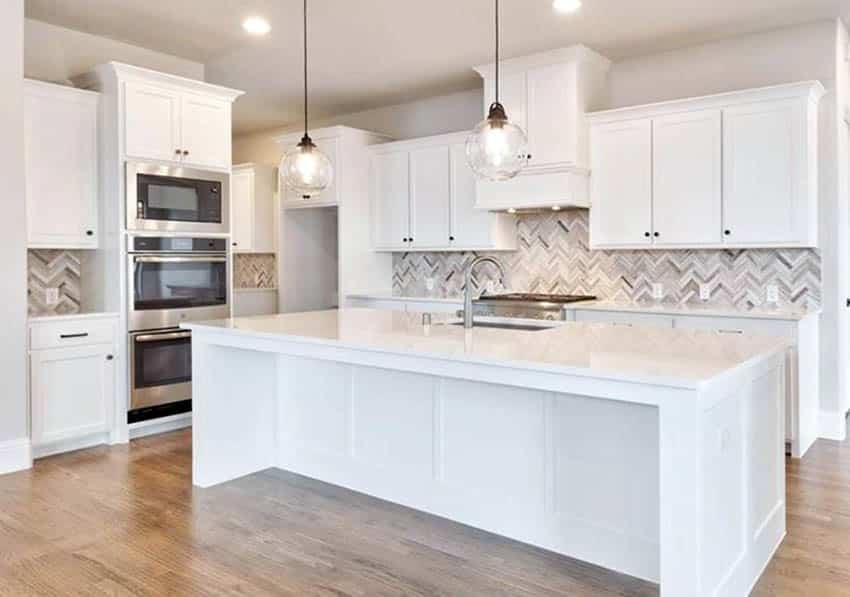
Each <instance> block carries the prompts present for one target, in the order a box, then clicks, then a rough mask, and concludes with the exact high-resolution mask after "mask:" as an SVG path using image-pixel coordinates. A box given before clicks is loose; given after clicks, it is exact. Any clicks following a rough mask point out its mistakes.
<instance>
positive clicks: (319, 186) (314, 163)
mask: <svg viewBox="0 0 850 597" xmlns="http://www.w3.org/2000/svg"><path fill="white" fill-rule="evenodd" d="M280 175H281V176H283V177H284V182H285V183H286V186H287V188H289V189H291V190H292V191H294V192H295V193H297V194H298V196H299V197H301V198H302V199H310V198H312V197H316V196H317V195H320V194H321V193H322V191H324V190H325V189H326V188H328V187H329V186H330V184H331V181H333V176H334V169H333V164H331V161H330V159H328V156H326V155H325V154H324V153H322V152H321V151H320V150H319V148H318V147H316V144H315V143H313V140H312V139H310V136H309V135H304V137H303V138H302V139H301V142H300V143H299V144H298V146H297V147H296V148H295V149H294V150H293V151H290V152H289V153H287V154H286V156H284V158H283V161H282V162H281V164H280Z"/></svg>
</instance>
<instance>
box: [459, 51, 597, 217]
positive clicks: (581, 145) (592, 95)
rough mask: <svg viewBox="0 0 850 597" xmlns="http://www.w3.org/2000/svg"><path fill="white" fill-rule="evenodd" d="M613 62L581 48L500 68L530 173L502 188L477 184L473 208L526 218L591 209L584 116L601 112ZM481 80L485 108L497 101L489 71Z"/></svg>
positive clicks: (487, 67)
mask: <svg viewBox="0 0 850 597" xmlns="http://www.w3.org/2000/svg"><path fill="white" fill-rule="evenodd" d="M610 66H611V62H610V61H609V60H608V59H607V58H605V57H604V56H602V55H600V54H598V53H596V52H594V51H593V50H591V49H590V48H587V47H585V46H582V45H576V46H570V47H568V48H562V49H558V50H552V51H549V52H544V53H540V54H533V55H531V56H524V57H522V58H515V59H512V60H507V61H504V62H502V63H501V65H500V69H501V78H500V85H501V89H500V96H501V101H502V103H503V104H504V106H505V109H506V110H507V113H508V117H509V118H510V119H511V120H513V121H514V122H516V123H517V124H519V125H520V126H521V127H522V128H523V129H524V130H525V131H526V133H527V134H528V153H529V156H530V157H529V160H528V166H527V167H526V169H525V170H523V172H522V173H520V174H519V175H518V176H517V177H516V178H514V179H512V180H509V181H506V182H492V181H479V183H478V198H477V202H476V207H478V208H479V209H487V210H496V211H506V210H509V209H510V210H516V211H526V210H541V209H552V208H563V209H565V208H568V207H583V208H587V207H589V206H590V195H589V179H590V170H589V164H590V155H589V153H590V152H589V143H588V131H589V129H588V125H587V122H586V120H585V114H586V113H588V112H590V111H592V110H594V109H598V108H600V107H602V106H603V105H604V103H605V99H606V95H605V93H606V79H607V75H608V70H609V68H610ZM475 70H476V71H477V72H478V73H479V74H480V75H481V77H482V78H483V79H484V104H485V106H484V109H485V113H486V110H487V109H488V108H489V106H490V104H491V103H492V101H493V98H494V96H495V64H488V65H484V66H479V67H477V68H476V69H475Z"/></svg>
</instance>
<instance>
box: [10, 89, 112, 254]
mask: <svg viewBox="0 0 850 597" xmlns="http://www.w3.org/2000/svg"><path fill="white" fill-rule="evenodd" d="M24 120H25V125H24V126H25V135H24V139H25V148H26V149H25V152H26V153H25V156H26V157H25V167H26V205H27V242H28V245H29V246H30V247H51V248H81V249H93V248H97V224H98V222H97V214H98V209H97V201H98V197H97V194H98V186H97V181H98V167H97V161H98V151H97V147H98V142H97V99H96V97H93V96H90V95H82V94H79V93H78V92H69V91H66V90H58V91H56V92H53V91H51V90H49V89H47V88H46V87H43V86H41V85H33V86H28V87H27V94H26V106H25V117H24Z"/></svg>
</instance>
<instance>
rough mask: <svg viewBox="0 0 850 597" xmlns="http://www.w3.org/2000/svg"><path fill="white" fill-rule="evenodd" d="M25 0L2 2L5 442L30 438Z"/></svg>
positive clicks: (0, 242) (0, 401)
mask: <svg viewBox="0 0 850 597" xmlns="http://www.w3.org/2000/svg"><path fill="white" fill-rule="evenodd" d="M23 68H24V0H3V2H1V3H0V89H2V90H3V93H1V94H0V131H3V134H2V135H0V184H2V185H3V193H2V194H0V213H2V214H3V221H4V222H6V224H7V225H6V226H4V227H3V228H4V230H3V234H0V271H2V272H3V275H2V276H0V305H3V316H4V317H3V332H2V334H0V379H1V380H3V389H2V392H0V442H3V441H8V440H14V439H21V438H25V437H27V436H28V435H29V433H28V427H29V423H28V418H27V411H28V407H27V391H26V375H27V364H26V346H27V336H26V327H27V271H26V270H27V251H26V246H27V239H26V225H25V224H26V206H25V204H24V191H25V187H24V88H23Z"/></svg>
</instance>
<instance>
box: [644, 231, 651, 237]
mask: <svg viewBox="0 0 850 597" xmlns="http://www.w3.org/2000/svg"><path fill="white" fill-rule="evenodd" d="M643 235H644V236H645V237H646V238H649V237H650V236H652V235H651V234H650V233H649V232H644V233H643Z"/></svg>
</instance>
